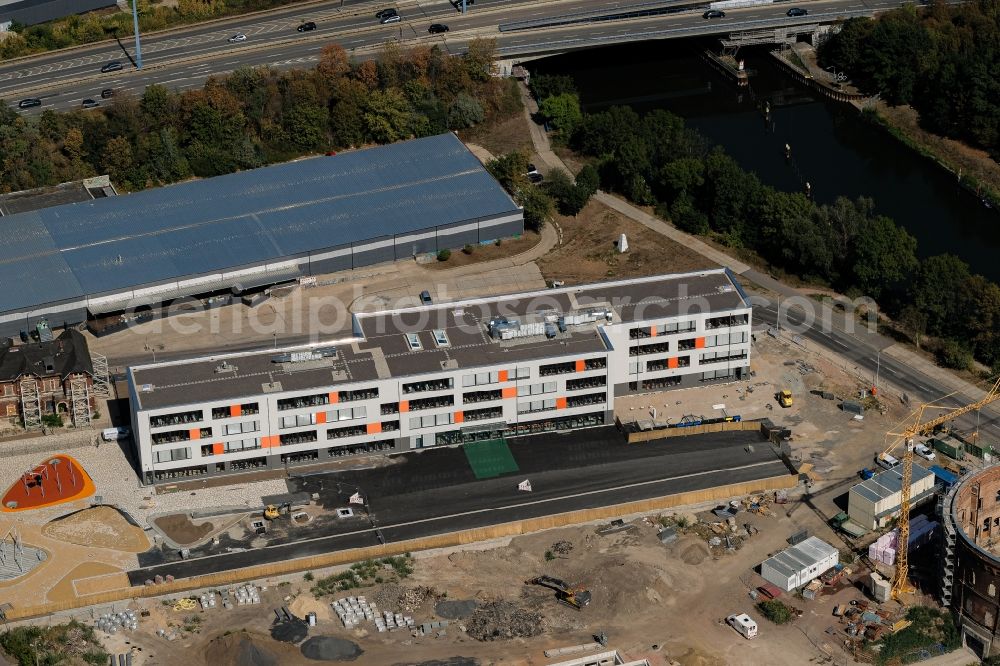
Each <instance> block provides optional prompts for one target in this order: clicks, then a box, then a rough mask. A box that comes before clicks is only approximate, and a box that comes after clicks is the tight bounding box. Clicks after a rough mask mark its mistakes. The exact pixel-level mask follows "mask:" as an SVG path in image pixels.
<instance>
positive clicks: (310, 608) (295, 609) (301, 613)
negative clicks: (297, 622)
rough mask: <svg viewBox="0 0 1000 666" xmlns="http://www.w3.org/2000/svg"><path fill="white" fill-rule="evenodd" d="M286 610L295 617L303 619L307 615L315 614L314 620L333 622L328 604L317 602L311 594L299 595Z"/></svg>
mask: <svg viewBox="0 0 1000 666" xmlns="http://www.w3.org/2000/svg"><path fill="white" fill-rule="evenodd" d="M288 610H290V611H291V612H292V615H294V616H295V617H305V616H306V615H308V614H309V613H316V619H317V620H319V621H321V622H329V621H332V620H333V611H332V610H331V609H330V606H329V604H327V603H325V602H322V601H320V600H318V599H317V598H316V597H314V596H313V595H311V594H300V595H299V596H297V597H295V599H294V600H293V601H292V603H290V604H288Z"/></svg>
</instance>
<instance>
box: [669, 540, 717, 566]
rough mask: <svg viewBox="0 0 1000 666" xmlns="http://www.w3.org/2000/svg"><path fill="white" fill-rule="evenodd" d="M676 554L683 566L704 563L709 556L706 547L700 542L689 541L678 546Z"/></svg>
mask: <svg viewBox="0 0 1000 666" xmlns="http://www.w3.org/2000/svg"><path fill="white" fill-rule="evenodd" d="M677 553H678V555H679V557H680V558H681V560H683V561H684V563H685V564H693V565H699V564H701V563H702V562H704V561H705V558H707V557H708V556H709V555H711V553H710V552H709V550H708V546H707V545H705V543H704V542H703V541H701V540H697V541H695V540H691V541H688V542H687V543H685V544H681V545H679V547H678V548H677Z"/></svg>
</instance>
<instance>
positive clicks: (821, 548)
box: [760, 537, 840, 592]
mask: <svg viewBox="0 0 1000 666" xmlns="http://www.w3.org/2000/svg"><path fill="white" fill-rule="evenodd" d="M839 557H840V553H838V552H837V549H836V548H834V547H833V546H831V545H830V544H828V543H826V542H825V541H823V540H822V539H819V538H817V537H809V538H808V539H806V540H805V541H803V542H802V543H799V544H796V545H794V546H792V547H791V548H787V549H785V550H783V551H781V552H780V553H778V554H777V555H774V556H773V557H769V558H768V559H766V560H764V562H763V563H762V564H761V566H760V575H761V577H762V578H763V579H764V580H766V581H767V582H769V583H773V584H775V585H777V586H778V587H780V588H781V589H782V590H784V591H786V592H788V591H790V590H793V589H795V588H797V587H801V586H802V585H805V584H806V583H808V582H809V581H811V580H813V579H814V578H818V577H819V576H821V575H823V574H824V573H825V572H826V571H828V570H829V569H831V568H833V567H834V566H836V565H837V562H838V559H839Z"/></svg>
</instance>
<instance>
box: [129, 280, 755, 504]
mask: <svg viewBox="0 0 1000 666" xmlns="http://www.w3.org/2000/svg"><path fill="white" fill-rule="evenodd" d="M750 319H751V306H750V301H749V299H748V298H747V296H746V294H745V293H744V292H743V290H742V289H741V288H740V286H739V284H738V283H737V282H736V280H735V278H734V276H733V275H732V274H731V273H730V272H729V271H728V270H726V269H718V270H712V271H703V272H700V273H689V274H683V275H668V276H655V277H650V278H639V279H634V280H629V281H621V282H607V283H600V284H593V285H584V286H578V287H566V288H560V289H549V290H545V291H538V292H529V293H522V294H515V295H511V296H503V297H496V298H490V299H475V300H468V301H461V302H455V303H448V304H444V305H429V306H423V307H415V308H405V309H398V310H388V311H383V312H377V313H371V314H355V315H352V320H351V322H352V331H351V335H350V336H347V337H345V338H343V339H341V340H337V341H333V342H329V343H324V344H322V345H313V346H310V347H306V348H296V349H284V350H282V349H277V350H262V351H258V352H250V353H240V354H230V355H216V356H212V357H207V358H200V359H191V360H184V361H176V362H164V363H155V364H150V365H143V366H136V367H132V368H129V371H128V385H129V392H130V399H131V405H132V425H133V432H134V433H135V435H134V436H135V443H136V447H137V449H138V457H139V460H140V467H141V470H142V481H143V483H145V484H150V483H156V482H159V481H165V480H170V479H176V478H178V477H184V476H192V475H203V474H220V473H227V472H233V471H241V470H245V469H251V468H256V467H276V466H283V465H290V464H302V463H309V462H316V461H322V460H325V459H328V458H330V457H331V456H341V455H353V454H359V453H366V452H371V451H386V452H392V451H396V452H398V451H407V450H411V449H419V448H424V447H428V446H439V445H449V444H458V443H463V442H470V441H477V440H484V439H495V438H499V437H513V436H517V435H522V434H530V433H537V432H542V431H546V430H568V429H575V428H583V427H588V426H596V425H604V424H607V423H610V422H612V421H613V409H614V398H615V396H620V395H625V394H629V393H639V392H647V391H653V390H661V389H672V388H684V387H692V386H700V385H703V384H705V383H713V382H726V381H734V380H739V379H742V378H743V377H745V376H746V375H747V372H748V370H749V363H750V360H749V358H750Z"/></svg>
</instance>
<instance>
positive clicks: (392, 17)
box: [379, 14, 403, 25]
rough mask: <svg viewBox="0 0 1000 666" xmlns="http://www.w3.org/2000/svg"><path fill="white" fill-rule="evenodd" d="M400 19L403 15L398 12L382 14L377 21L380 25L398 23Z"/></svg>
mask: <svg viewBox="0 0 1000 666" xmlns="http://www.w3.org/2000/svg"><path fill="white" fill-rule="evenodd" d="M402 20H403V17H402V16H400V15H399V14H389V15H388V16H383V17H382V18H381V19H380V20H379V23H381V24H382V25H385V24H386V23H399V22H400V21H402Z"/></svg>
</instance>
